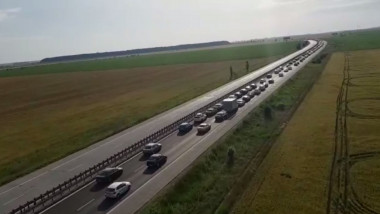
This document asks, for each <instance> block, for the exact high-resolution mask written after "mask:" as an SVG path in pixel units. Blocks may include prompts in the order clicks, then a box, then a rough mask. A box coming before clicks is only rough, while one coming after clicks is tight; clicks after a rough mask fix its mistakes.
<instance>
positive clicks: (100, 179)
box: [95, 167, 123, 183]
mask: <svg viewBox="0 0 380 214" xmlns="http://www.w3.org/2000/svg"><path fill="white" fill-rule="evenodd" d="M121 174H123V168H121V167H114V168H105V169H103V170H102V171H100V172H99V174H98V175H97V176H96V177H95V180H96V182H97V183H108V182H111V181H113V180H115V179H116V178H118V177H119V176H120V175H121Z"/></svg>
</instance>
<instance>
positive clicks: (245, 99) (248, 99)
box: [241, 95, 251, 103]
mask: <svg viewBox="0 0 380 214" xmlns="http://www.w3.org/2000/svg"><path fill="white" fill-rule="evenodd" d="M241 99H242V100H244V101H245V102H246V103H248V102H249V101H250V100H251V97H250V96H248V95H244V96H243V97H242V98H241Z"/></svg>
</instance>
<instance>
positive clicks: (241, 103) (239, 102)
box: [236, 99, 245, 107]
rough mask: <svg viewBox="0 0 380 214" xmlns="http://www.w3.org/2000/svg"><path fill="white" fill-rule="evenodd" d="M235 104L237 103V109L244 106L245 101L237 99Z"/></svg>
mask: <svg viewBox="0 0 380 214" xmlns="http://www.w3.org/2000/svg"><path fill="white" fill-rule="evenodd" d="M236 102H237V103H238V106H239V107H243V106H244V105H245V101H244V100H242V99H238V100H237V101H236Z"/></svg>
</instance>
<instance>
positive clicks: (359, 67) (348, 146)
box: [232, 50, 380, 213]
mask: <svg viewBox="0 0 380 214" xmlns="http://www.w3.org/2000/svg"><path fill="white" fill-rule="evenodd" d="M379 59H380V50H366V51H354V52H348V53H336V54H334V55H333V56H332V57H331V60H330V61H329V63H328V65H327V67H326V69H325V71H324V72H323V74H322V76H321V78H320V79H319V81H318V82H317V83H316V84H315V85H314V87H313V89H312V91H311V92H310V93H309V94H308V96H307V97H306V98H305V100H304V102H303V103H302V104H301V106H300V107H299V108H298V110H297V112H296V113H295V115H294V116H293V118H292V119H291V120H290V122H289V123H288V125H287V126H286V128H285V130H284V132H283V133H282V134H281V135H280V137H279V138H278V140H277V142H276V144H275V146H274V147H273V149H272V150H271V152H270V153H269V154H268V156H267V158H266V160H265V161H264V163H263V165H262V167H260V171H258V172H257V174H259V175H261V176H256V177H257V178H255V179H252V180H251V182H250V184H249V185H248V188H247V191H246V192H245V193H244V194H243V195H242V198H241V199H240V200H239V202H238V203H236V204H235V207H234V210H233V212H232V213H348V212H349V213H380V184H379V182H378V180H379V178H380V143H379V139H380V133H379V131H378V130H379V129H380V114H379V110H380V102H379V100H380V85H379V84H378V82H379V81H380V62H379Z"/></svg>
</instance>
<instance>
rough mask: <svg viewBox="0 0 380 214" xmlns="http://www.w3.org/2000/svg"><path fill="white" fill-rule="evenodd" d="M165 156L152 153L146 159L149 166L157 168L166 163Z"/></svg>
mask: <svg viewBox="0 0 380 214" xmlns="http://www.w3.org/2000/svg"><path fill="white" fill-rule="evenodd" d="M166 160H167V157H166V156H165V155H162V154H154V155H152V156H150V158H149V159H148V160H147V161H146V165H147V166H148V167H149V168H159V167H161V166H162V165H164V164H165V163H166Z"/></svg>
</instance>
